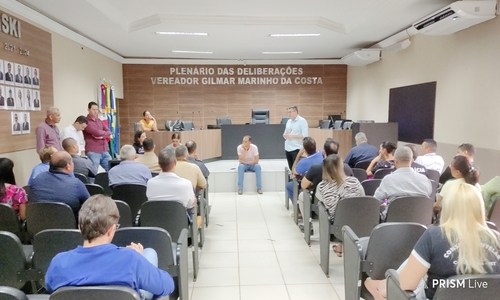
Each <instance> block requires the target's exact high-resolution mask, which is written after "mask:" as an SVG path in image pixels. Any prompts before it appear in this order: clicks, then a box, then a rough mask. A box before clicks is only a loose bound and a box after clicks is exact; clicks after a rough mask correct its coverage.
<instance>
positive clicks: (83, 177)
mask: <svg viewBox="0 0 500 300" xmlns="http://www.w3.org/2000/svg"><path fill="white" fill-rule="evenodd" d="M74 174H75V177H76V178H78V179H80V180H81V182H83V183H89V179H88V178H87V176H85V175H83V174H82V173H74Z"/></svg>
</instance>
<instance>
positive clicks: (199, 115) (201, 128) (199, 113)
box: [198, 111, 203, 130]
mask: <svg viewBox="0 0 500 300" xmlns="http://www.w3.org/2000/svg"><path fill="white" fill-rule="evenodd" d="M198 117H199V118H200V122H201V127H200V130H203V118H202V117H201V112H200V111H198Z"/></svg>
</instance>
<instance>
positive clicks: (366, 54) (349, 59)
mask: <svg viewBox="0 0 500 300" xmlns="http://www.w3.org/2000/svg"><path fill="white" fill-rule="evenodd" d="M379 60H380V49H361V50H358V51H354V52H353V53H351V54H348V55H346V56H344V57H342V62H344V63H345V64H346V65H348V66H366V65H368V64H371V63H374V62H376V61H379Z"/></svg>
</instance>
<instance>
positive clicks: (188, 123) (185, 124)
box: [181, 121, 194, 131]
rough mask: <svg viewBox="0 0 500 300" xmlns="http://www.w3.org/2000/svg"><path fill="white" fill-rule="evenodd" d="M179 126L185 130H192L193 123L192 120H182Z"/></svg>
mask: <svg viewBox="0 0 500 300" xmlns="http://www.w3.org/2000/svg"><path fill="white" fill-rule="evenodd" d="M181 128H182V130H185V131H188V130H194V123H193V121H182V123H181Z"/></svg>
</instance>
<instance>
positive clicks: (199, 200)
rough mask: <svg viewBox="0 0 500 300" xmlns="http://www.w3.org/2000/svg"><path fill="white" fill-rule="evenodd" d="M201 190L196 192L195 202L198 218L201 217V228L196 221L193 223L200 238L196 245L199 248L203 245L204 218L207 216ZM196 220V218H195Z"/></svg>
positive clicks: (205, 203) (205, 202)
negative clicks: (198, 213)
mask: <svg viewBox="0 0 500 300" xmlns="http://www.w3.org/2000/svg"><path fill="white" fill-rule="evenodd" d="M203 194H204V192H203V190H199V191H198V195H197V196H196V200H197V203H198V210H199V212H200V215H199V216H200V217H201V226H199V227H198V219H196V222H193V223H195V224H196V227H197V228H198V233H199V236H200V240H199V243H198V246H199V247H200V248H203V245H204V244H205V224H204V223H205V218H206V217H207V215H208V207H207V205H208V204H207V201H206V199H204V198H203ZM196 218H198V216H196Z"/></svg>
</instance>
